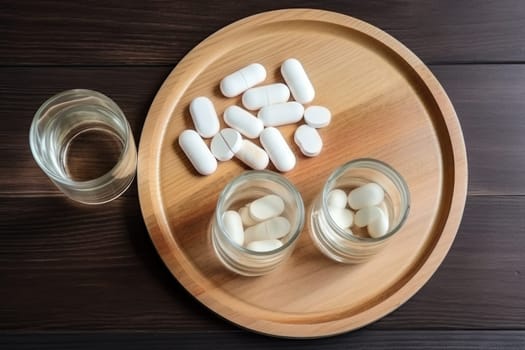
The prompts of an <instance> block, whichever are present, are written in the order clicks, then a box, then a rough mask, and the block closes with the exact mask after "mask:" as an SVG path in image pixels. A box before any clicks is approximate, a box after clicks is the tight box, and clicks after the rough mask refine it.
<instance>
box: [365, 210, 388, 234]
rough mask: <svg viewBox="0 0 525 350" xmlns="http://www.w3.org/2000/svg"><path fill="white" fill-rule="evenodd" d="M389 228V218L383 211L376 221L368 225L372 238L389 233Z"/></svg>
mask: <svg viewBox="0 0 525 350" xmlns="http://www.w3.org/2000/svg"><path fill="white" fill-rule="evenodd" d="M378 209H379V208H378ZM388 226H389V223H388V217H387V216H386V215H385V213H384V212H383V211H382V210H381V214H379V216H378V217H376V218H375V220H373V221H372V222H369V223H368V226H367V230H368V234H369V235H370V237H372V238H379V237H382V236H384V235H385V234H386V233H387V232H388Z"/></svg>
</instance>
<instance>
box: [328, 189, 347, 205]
mask: <svg viewBox="0 0 525 350" xmlns="http://www.w3.org/2000/svg"><path fill="white" fill-rule="evenodd" d="M346 201H347V195H346V192H345V191H343V190H340V189H335V190H331V191H330V192H329V193H328V196H327V198H326V202H327V203H328V206H329V207H334V208H346Z"/></svg>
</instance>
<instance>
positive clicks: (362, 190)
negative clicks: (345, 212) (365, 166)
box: [348, 182, 385, 210]
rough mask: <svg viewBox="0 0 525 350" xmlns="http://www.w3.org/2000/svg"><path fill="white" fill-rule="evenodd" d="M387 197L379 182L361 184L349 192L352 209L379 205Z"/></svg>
mask: <svg viewBox="0 0 525 350" xmlns="http://www.w3.org/2000/svg"><path fill="white" fill-rule="evenodd" d="M383 198H385V192H384V191H383V188H382V187H381V186H379V185H378V184H376V183H374V182H371V183H368V184H366V185H363V186H360V187H358V188H356V189H354V190H352V191H350V193H349V194H348V205H349V206H350V208H352V209H355V210H357V209H361V208H365V207H372V206H374V205H378V204H379V203H381V202H382V201H383Z"/></svg>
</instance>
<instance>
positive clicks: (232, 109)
mask: <svg viewBox="0 0 525 350" xmlns="http://www.w3.org/2000/svg"><path fill="white" fill-rule="evenodd" d="M224 122H225V123H226V124H228V125H229V126H231V127H232V128H234V129H235V130H237V131H238V132H240V133H241V134H243V135H244V136H246V137H247V138H249V139H254V138H256V137H259V135H260V134H261V131H263V129H264V125H263V122H262V121H261V120H260V119H259V118H257V117H256V116H254V115H253V114H251V113H250V112H248V111H246V110H244V109H242V108H241V107H239V106H229V107H228V108H226V109H225V110H224Z"/></svg>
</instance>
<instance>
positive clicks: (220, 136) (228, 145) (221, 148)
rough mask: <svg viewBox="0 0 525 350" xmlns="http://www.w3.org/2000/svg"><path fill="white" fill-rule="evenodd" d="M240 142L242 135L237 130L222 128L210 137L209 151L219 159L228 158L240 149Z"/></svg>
mask: <svg viewBox="0 0 525 350" xmlns="http://www.w3.org/2000/svg"><path fill="white" fill-rule="evenodd" d="M241 143H242V137H241V134H239V132H238V131H237V130H234V129H230V128H226V129H222V130H221V131H219V132H218V133H217V134H216V135H215V136H213V138H212V139H211V145H210V149H211V153H212V154H213V155H214V156H215V158H217V159H218V160H220V161H226V160H230V159H232V158H233V156H234V155H235V153H237V152H238V151H239V149H241Z"/></svg>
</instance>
